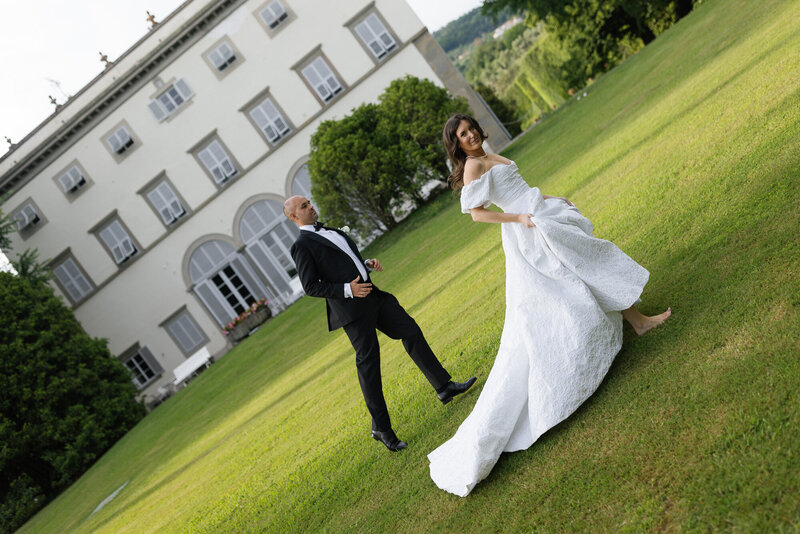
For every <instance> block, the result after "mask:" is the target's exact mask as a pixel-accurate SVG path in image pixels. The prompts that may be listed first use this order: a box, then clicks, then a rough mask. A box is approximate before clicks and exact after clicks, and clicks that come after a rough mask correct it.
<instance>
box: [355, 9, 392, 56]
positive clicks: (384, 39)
mask: <svg viewBox="0 0 800 534" xmlns="http://www.w3.org/2000/svg"><path fill="white" fill-rule="evenodd" d="M355 31H356V34H357V35H358V36H359V37H360V38H361V40H362V41H363V42H364V44H365V45H366V46H367V48H369V50H370V52H372V54H373V55H374V56H375V58H376V59H379V60H380V59H382V58H384V57H385V56H386V55H387V54H388V53H389V52H391V51H392V50H394V49H395V48H396V47H397V42H396V41H395V40H394V38H393V37H392V36H391V34H390V33H389V31H388V30H387V29H386V26H385V25H384V24H383V22H382V21H381V20H380V19H379V18H378V15H376V14H375V13H370V14H369V15H368V16H367V18H365V19H364V20H363V21H361V22H359V23H358V24H356V26H355Z"/></svg>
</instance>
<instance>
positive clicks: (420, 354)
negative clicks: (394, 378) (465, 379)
mask: <svg viewBox="0 0 800 534" xmlns="http://www.w3.org/2000/svg"><path fill="white" fill-rule="evenodd" d="M364 300H367V301H372V302H370V303H369V304H371V305H373V306H375V313H367V314H365V315H363V316H362V317H360V318H359V319H356V320H355V321H353V322H351V323H348V324H346V325H344V331H345V333H346V334H347V337H348V338H350V343H352V345H353V348H354V349H355V351H356V369H357V370H358V381H359V383H360V384H361V392H362V393H363V394H364V401H365V402H366V404H367V409H368V410H369V413H370V415H371V416H372V429H373V430H380V431H386V430H389V429H390V428H392V423H391V420H390V419H389V410H388V409H387V408H386V401H385V400H384V398H383V384H382V382H381V357H380V355H381V351H380V346H379V345H378V334H377V332H376V329H377V330H380V331H381V332H383V333H384V334H386V335H387V336H389V337H390V338H392V339H402V340H403V346H404V347H405V349H406V352H408V355H409V356H411V359H412V360H414V363H415V364H417V367H419V369H420V371H422V373H423V374H424V375H425V378H427V379H428V382H430V383H431V386H433V388H434V389H436V390H440V389H442V388H443V387H444V386H445V385H447V383H448V382H449V381H450V374H449V373H448V372H447V371H446V370H445V369H444V367H442V364H441V363H439V360H438V359H437V358H436V356H435V355H434V354H433V351H432V350H431V348H430V346H429V345H428V342H427V341H426V340H425V336H424V335H423V334H422V330H421V329H420V327H419V325H417V322H416V321H415V320H414V319H413V318H412V317H411V316H410V315H409V314H408V313H406V311H405V310H404V309H403V307H402V306H400V303H399V302H397V299H396V298H395V296H394V295H392V294H391V293H386V292H385V291H380V290H378V291H373V292H372V293H370V294H369V295H368V296H367V297H366V298H365V299H364Z"/></svg>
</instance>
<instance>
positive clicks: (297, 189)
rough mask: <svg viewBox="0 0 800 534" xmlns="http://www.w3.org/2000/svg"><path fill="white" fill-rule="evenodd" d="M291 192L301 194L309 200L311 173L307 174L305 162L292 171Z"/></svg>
mask: <svg viewBox="0 0 800 534" xmlns="http://www.w3.org/2000/svg"><path fill="white" fill-rule="evenodd" d="M292 194H293V195H302V196H304V197H306V198H307V199H309V200H311V174H309V172H308V165H307V164H305V163H304V164H303V166H302V167H300V168H299V169H297V172H296V173H294V178H292ZM312 203H313V202H312Z"/></svg>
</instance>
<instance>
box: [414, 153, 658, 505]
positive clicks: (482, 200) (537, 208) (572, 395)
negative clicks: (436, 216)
mask: <svg viewBox="0 0 800 534" xmlns="http://www.w3.org/2000/svg"><path fill="white" fill-rule="evenodd" d="M490 204H495V205H496V206H498V207H500V208H501V209H502V210H503V211H505V212H507V213H531V214H533V217H532V220H533V222H534V224H535V225H536V226H535V227H534V228H528V227H526V226H525V225H523V224H520V223H504V224H502V240H503V251H504V252H505V256H506V313H505V325H504V327H503V334H502V336H501V338H500V347H499V349H498V352H497V356H496V358H495V363H494V366H493V367H492V370H491V372H490V373H489V377H488V378H487V379H486V383H485V385H484V387H483V391H481V394H480V397H479V398H478V401H477V403H476V404H475V407H474V408H473V410H472V413H470V415H469V416H468V417H467V418H466V419H465V420H464V422H463V423H462V424H461V426H460V427H459V429H458V431H457V432H456V434H455V435H454V436H453V437H452V438H451V439H450V440H449V441H447V442H445V443H444V444H443V445H441V446H440V447H439V448H437V449H436V450H434V451H433V452H431V453H430V454H429V455H428V459H429V460H430V473H431V478H432V479H433V481H434V482H435V483H436V485H437V486H439V487H440V488H442V489H443V490H446V491H449V492H450V493H454V494H456V495H460V496H462V497H465V496H466V495H467V494H469V492H470V491H472V489H473V488H474V487H475V485H476V484H477V483H478V482H480V481H481V480H482V479H484V478H485V477H486V476H487V475H488V474H489V472H490V471H491V470H492V467H493V466H494V465H495V463H496V462H497V459H498V458H499V457H500V454H501V453H502V452H504V451H505V452H511V451H518V450H522V449H527V448H528V447H530V446H531V445H532V444H533V443H534V442H535V441H536V440H537V439H538V438H539V437H540V436H541V435H542V434H544V433H545V432H546V431H547V430H548V429H550V428H552V427H553V426H555V425H556V424H558V423H559V422H560V421H562V420H564V419H565V418H566V417H568V416H569V415H570V414H571V413H572V412H574V411H575V410H576V409H577V408H578V407H579V406H580V405H581V404H582V403H583V402H584V401H585V400H586V399H587V398H589V396H590V395H591V394H592V393H593V392H594V391H595V390H596V389H597V387H598V386H599V385H600V382H601V381H602V380H603V377H604V376H605V374H606V372H607V371H608V368H609V367H610V365H611V362H612V361H613V360H614V357H615V356H616V354H617V353H618V352H619V350H620V347H621V346H622V314H621V313H620V311H621V310H625V309H627V308H629V307H631V306H632V305H634V304H636V303H637V302H638V301H639V296H640V295H641V292H642V289H643V288H644V285H645V284H646V283H647V279H648V277H649V276H650V274H649V273H648V272H647V270H645V269H644V268H643V267H641V266H640V265H639V264H637V263H636V262H635V261H633V260H632V259H631V258H629V257H628V256H627V255H625V253H624V252H622V251H621V250H620V249H619V248H617V246H616V245H614V244H613V243H611V242H610V241H606V240H604V239H597V238H595V237H594V236H593V235H592V223H591V222H590V221H589V219H587V218H586V217H584V216H583V215H581V214H580V212H579V211H578V209H577V208H574V207H572V206H570V205H569V204H567V203H566V202H564V201H563V200H561V199H556V198H550V199H547V200H545V199H543V198H542V195H541V193H540V192H539V189H538V188H536V187H529V186H528V184H527V183H526V182H525V180H523V179H522V177H521V176H520V174H519V170H518V169H517V166H516V164H515V163H513V162H512V163H511V164H509V165H503V164H500V165H495V166H494V167H492V168H490V169H489V171H487V172H486V173H484V174H483V176H481V177H480V179H478V180H475V181H473V182H470V183H469V184H467V185H466V186H465V187H464V188H463V189H462V190H461V209H462V211H463V212H464V213H469V210H470V209H471V208H475V207H478V206H483V207H488V206H489V205H490Z"/></svg>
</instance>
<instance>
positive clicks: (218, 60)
mask: <svg viewBox="0 0 800 534" xmlns="http://www.w3.org/2000/svg"><path fill="white" fill-rule="evenodd" d="M208 59H209V60H211V63H212V64H213V65H214V66H215V67H216V68H217V70H218V71H220V72H222V71H223V70H225V69H227V68H228V67H230V66H231V65H232V64H233V62H234V61H236V53H235V52H234V51H233V48H231V47H230V46H228V43H222V44H221V45H219V46H218V47H217V48H215V49H214V50H212V51H211V53H210V54H208Z"/></svg>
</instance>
